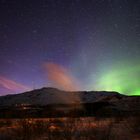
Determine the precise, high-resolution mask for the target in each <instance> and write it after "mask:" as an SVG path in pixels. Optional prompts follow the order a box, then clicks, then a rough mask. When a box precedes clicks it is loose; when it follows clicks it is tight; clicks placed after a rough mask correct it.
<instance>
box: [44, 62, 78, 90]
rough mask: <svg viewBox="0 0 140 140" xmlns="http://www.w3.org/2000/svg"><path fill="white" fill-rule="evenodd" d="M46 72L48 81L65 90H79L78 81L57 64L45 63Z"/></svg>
mask: <svg viewBox="0 0 140 140" xmlns="http://www.w3.org/2000/svg"><path fill="white" fill-rule="evenodd" d="M43 66H44V70H45V72H46V73H47V77H48V79H49V80H50V81H51V82H52V83H53V84H54V85H55V86H57V87H59V88H61V89H63V90H69V91H72V90H73V91H74V90H78V89H79V86H78V84H77V80H76V79H75V78H74V77H73V76H72V75H71V74H70V73H69V72H68V70H67V69H66V68H64V67H63V66H61V65H58V64H55V63H44V65H43Z"/></svg>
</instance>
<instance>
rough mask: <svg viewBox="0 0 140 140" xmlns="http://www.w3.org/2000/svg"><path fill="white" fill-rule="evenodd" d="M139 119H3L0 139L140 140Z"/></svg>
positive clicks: (0, 121)
mask: <svg viewBox="0 0 140 140" xmlns="http://www.w3.org/2000/svg"><path fill="white" fill-rule="evenodd" d="M139 125H140V118H139V117H136V116H134V117H125V118H122V117H120V118H119V117H117V118H104V119H103V118H95V117H86V118H83V117H82V118H48V119H31V118H30V119H29V118H28V119H27V118H26V119H1V120H0V140H77V139H78V140H140V127H139Z"/></svg>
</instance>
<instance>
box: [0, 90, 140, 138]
mask: <svg viewBox="0 0 140 140" xmlns="http://www.w3.org/2000/svg"><path fill="white" fill-rule="evenodd" d="M0 140H140V96H124V95H121V94H119V93H116V92H105V91H102V92H94V91H92V92H84V91H83V92H66V91H61V90H58V89H54V88H42V89H38V90H33V91H30V92H25V93H22V94H16V95H7V96H2V97H0Z"/></svg>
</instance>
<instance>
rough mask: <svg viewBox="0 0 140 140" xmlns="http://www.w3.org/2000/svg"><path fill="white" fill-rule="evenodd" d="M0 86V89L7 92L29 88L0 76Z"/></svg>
mask: <svg viewBox="0 0 140 140" xmlns="http://www.w3.org/2000/svg"><path fill="white" fill-rule="evenodd" d="M0 86H1V87H2V88H5V89H7V90H10V91H14V92H16V91H23V90H25V91H26V90H30V88H29V87H27V86H25V85H23V84H20V83H17V82H15V81H13V80H10V79H8V78H6V77H4V76H0Z"/></svg>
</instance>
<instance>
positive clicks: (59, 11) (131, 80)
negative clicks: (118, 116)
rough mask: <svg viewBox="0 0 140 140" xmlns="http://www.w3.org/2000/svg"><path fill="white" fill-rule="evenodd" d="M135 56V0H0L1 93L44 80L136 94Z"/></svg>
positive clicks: (138, 15)
mask: <svg viewBox="0 0 140 140" xmlns="http://www.w3.org/2000/svg"><path fill="white" fill-rule="evenodd" d="M139 61H140V1H139V0H135V1H134V0H30V1H29V0H20V1H19V0H0V95H5V94H13V93H19V92H23V91H27V90H32V89H34V88H41V87H44V86H52V87H57V88H62V89H67V90H69V89H76V90H101V91H103V90H107V91H117V92H120V93H121V94H126V95H140V62H139ZM44 65H46V67H45V68H44ZM74 86H75V87H74Z"/></svg>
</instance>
